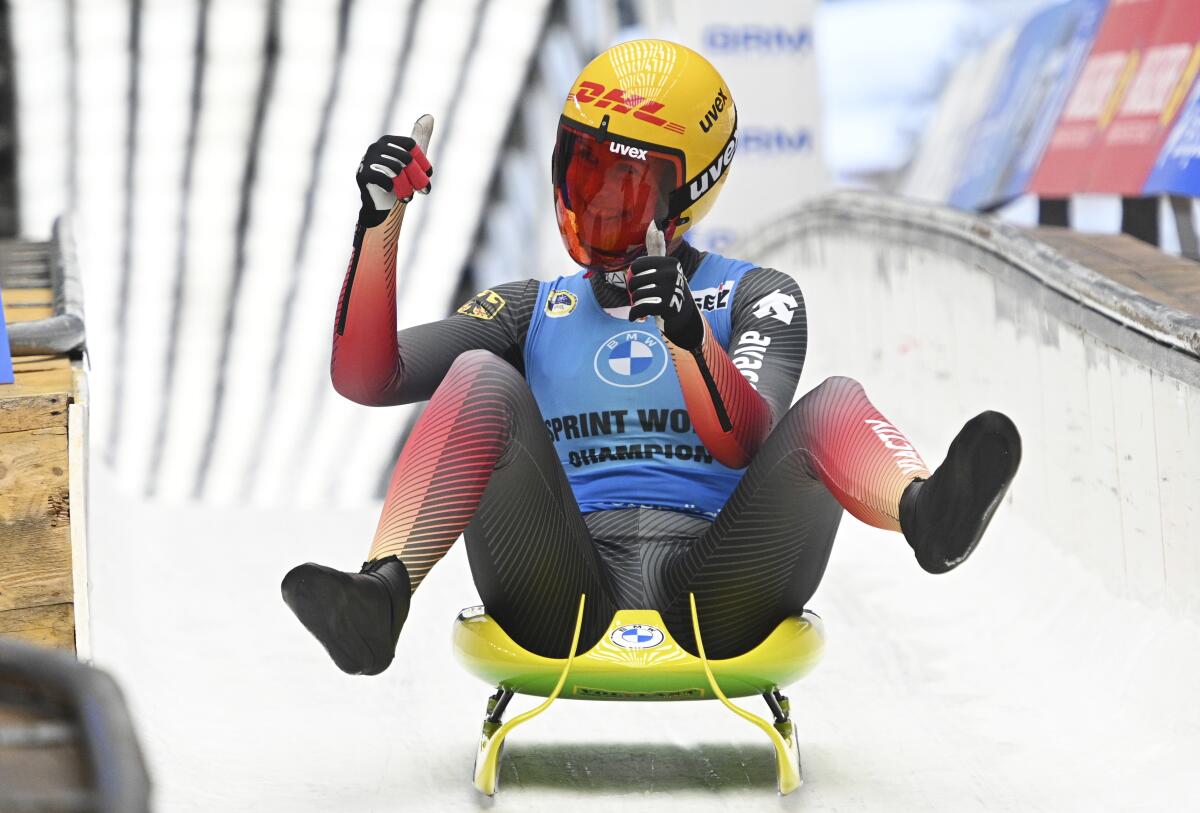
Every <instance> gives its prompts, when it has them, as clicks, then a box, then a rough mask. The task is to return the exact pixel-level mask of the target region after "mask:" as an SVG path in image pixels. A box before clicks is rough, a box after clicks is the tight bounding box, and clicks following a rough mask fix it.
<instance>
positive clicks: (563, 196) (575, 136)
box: [552, 120, 683, 271]
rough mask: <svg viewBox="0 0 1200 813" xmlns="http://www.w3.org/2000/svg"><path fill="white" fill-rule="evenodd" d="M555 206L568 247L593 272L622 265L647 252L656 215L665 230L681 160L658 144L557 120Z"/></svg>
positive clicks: (554, 166) (611, 269) (621, 266)
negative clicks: (637, 140)
mask: <svg viewBox="0 0 1200 813" xmlns="http://www.w3.org/2000/svg"><path fill="white" fill-rule="evenodd" d="M552 175H553V180H554V203H555V212H556V214H557V216H558V225H559V230H560V231H561V232H562V236H563V241H564V242H565V243H566V245H567V251H568V252H569V253H570V255H571V258H572V259H574V260H575V262H577V263H579V264H580V265H582V266H584V267H585V268H589V269H591V270H597V271H598V270H605V271H614V270H617V269H621V268H624V267H626V266H627V265H629V263H631V262H633V260H634V259H635V258H636V257H638V256H640V255H641V254H643V253H645V242H646V226H647V225H648V224H649V223H650V221H651V220H655V221H657V222H658V223H659V225H660V228H663V230H664V231H667V229H668V224H666V223H664V219H665V218H666V217H667V212H668V205H669V202H670V196H671V192H672V191H674V190H675V189H676V187H678V186H679V185H680V183H681V179H682V177H683V160H682V158H681V157H680V156H678V155H676V154H673V153H671V152H667V151H665V150H663V149H662V148H660V147H655V146H654V145H651V144H646V143H643V142H635V141H631V140H628V139H624V138H620V137H617V136H611V135H605V134H598V133H592V132H589V131H588V130H586V129H585V128H583V127H581V126H579V125H577V124H575V123H574V122H569V121H567V120H564V121H563V122H562V123H560V124H559V128H558V140H557V142H556V143H555V147H554V160H553V166H552Z"/></svg>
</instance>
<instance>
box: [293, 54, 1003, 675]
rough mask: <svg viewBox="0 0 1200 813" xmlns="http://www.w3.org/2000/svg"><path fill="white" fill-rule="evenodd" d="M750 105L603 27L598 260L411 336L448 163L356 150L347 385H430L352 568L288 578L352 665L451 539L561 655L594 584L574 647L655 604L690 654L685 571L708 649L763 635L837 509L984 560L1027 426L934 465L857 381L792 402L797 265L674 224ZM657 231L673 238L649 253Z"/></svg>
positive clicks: (679, 62)
mask: <svg viewBox="0 0 1200 813" xmlns="http://www.w3.org/2000/svg"><path fill="white" fill-rule="evenodd" d="M736 124H737V112H736V108H735V106H734V103H733V99H732V96H731V94H730V90H729V88H728V86H727V85H726V84H725V83H724V81H723V80H722V79H721V77H720V75H719V74H718V73H717V71H716V70H715V69H714V68H713V67H712V65H710V64H709V63H708V62H707V61H706V60H705V59H704V58H703V57H701V56H700V55H699V54H696V53H695V52H693V51H691V50H689V49H687V48H684V47H682V46H679V45H676V44H674V43H670V42H664V41H658V40H639V41H634V42H627V43H624V44H621V45H618V46H616V47H614V48H611V49H609V50H608V51H606V52H605V53H603V54H601V55H600V56H599V57H597V58H596V59H595V60H593V61H592V62H591V63H590V64H589V65H588V66H587V67H586V68H585V69H584V70H583V73H582V74H580V76H579V78H578V79H577V80H576V81H575V83H574V84H573V85H572V87H571V92H570V93H569V94H568V96H567V100H566V104H565V106H564V108H563V113H562V117H561V119H560V123H559V128H558V137H557V141H556V144H555V147H554V155H553V162H552V173H553V184H554V190H553V191H554V206H555V211H556V214H557V217H558V224H559V228H560V230H561V232H562V237H563V241H564V243H565V245H566V248H567V253H568V254H569V255H570V257H571V259H572V260H573V261H574V263H575V264H576V265H578V266H580V267H581V268H582V269H584V270H585V271H586V273H573V274H570V275H567V276H562V277H559V278H558V279H555V280H552V281H549V282H538V281H536V280H521V281H516V282H510V283H507V284H504V285H500V286H497V287H496V288H493V289H491V290H487V291H483V292H481V293H479V294H478V295H476V296H475V297H473V298H472V299H471V300H470V301H468V302H467V303H466V304H464V305H463V306H462V307H461V308H459V309H458V311H457V312H456V313H455V314H453V315H451V316H450V317H448V318H445V319H442V320H440V321H436V322H431V323H429V324H424V325H419V326H416V327H410V328H406V329H404V330H401V331H399V332H398V333H397V331H396V299H395V275H396V267H395V263H396V243H397V238H398V235H399V232H400V225H401V221H402V219H403V215H404V210H405V205H406V203H407V202H408V200H409V199H411V197H412V196H413V193H414V192H419V191H428V189H429V187H430V177H431V175H432V168H431V166H430V164H429V162H428V160H427V159H426V157H425V156H424V155H423V154H422V152H421V150H420V148H419V147H417V146H416V145H415V143H414V142H413V140H412V139H409V138H405V137H398V136H385V137H383V138H381V139H380V140H379V141H377V142H376V143H375V144H373V145H371V147H370V148H369V149H368V150H367V153H366V155H365V156H364V159H363V162H362V164H361V166H360V167H359V171H358V174H357V180H358V184H359V187H360V189H361V191H362V204H363V205H362V209H361V211H360V214H359V222H358V228H357V231H356V234H355V243H354V252H353V256H352V259H351V262H350V269H349V271H348V272H347V274H346V280H345V283H344V285H343V289H342V295H341V300H340V302H339V306H338V312H337V318H336V323H335V330H334V337H333V358H332V375H333V383H334V386H335V387H336V388H337V390H338V392H340V393H341V394H342V395H344V396H346V397H347V398H350V399H352V400H354V401H357V402H359V403H362V404H368V405H373V406H386V405H391V404H402V403H408V402H412V401H420V400H423V399H429V405H428V408H427V409H426V410H425V412H424V414H423V415H422V416H421V418H420V420H419V421H418V422H417V423H416V425H415V427H414V428H413V431H412V433H411V435H410V437H409V438H408V441H407V443H406V444H405V445H404V448H403V450H402V452H401V454H400V458H399V460H398V461H397V463H396V468H395V472H394V474H393V475H392V479H391V483H390V486H389V489H388V493H387V498H386V502H385V503H384V507H383V514H382V516H381V518H380V521H379V526H378V530H377V531H376V534H375V540H374V543H373V544H372V546H371V549H370V553H369V554H368V558H367V562H366V563H365V564H364V565H363V567H362V570H361V571H360V572H359V573H346V572H341V571H339V570H335V569H332V568H328V567H325V566H322V565H317V564H312V563H309V564H305V565H301V566H299V567H297V568H295V569H293V570H292V571H291V572H290V573H288V574H287V576H286V577H285V578H284V580H283V595H284V599H285V600H286V601H287V603H288V605H289V606H290V607H291V609H292V610H293V611H294V612H295V614H296V615H297V617H298V618H299V619H300V621H301V622H302V623H303V624H304V626H305V627H307V628H308V630H309V631H310V632H312V634H313V635H314V636H316V638H317V639H318V640H319V641H320V642H321V643H322V644H323V645H324V646H325V648H326V650H327V651H328V652H329V654H330V655H331V656H332V658H333V660H334V662H335V663H336V664H337V665H338V667H340V668H341V669H342V670H343V671H345V672H349V673H352V674H377V673H379V672H381V671H383V670H384V669H385V668H386V667H387V666H388V665H389V664H390V663H391V661H392V659H393V655H394V652H395V647H396V641H397V638H398V636H399V634H400V630H401V627H402V626H403V624H404V620H405V618H406V617H407V614H408V607H409V600H410V596H411V594H412V593H413V591H415V590H416V589H417V587H418V586H419V585H420V584H421V581H422V580H423V579H424V578H425V576H426V575H427V574H428V573H429V570H430V568H432V567H433V565H434V564H436V563H437V562H438V560H440V559H441V557H442V556H443V555H444V554H445V553H446V551H447V550H448V549H449V547H450V546H451V545H452V544H453V543H454V541H455V540H456V539H457V538H458V537H459V535H460V534H462V535H463V536H464V537H465V540H466V546H467V555H468V558H469V560H470V565H471V572H472V575H473V577H474V580H475V585H476V587H477V588H478V591H479V594H480V596H481V597H482V599H483V602H484V605H485V606H486V608H487V611H488V613H489V614H490V615H491V616H492V617H494V618H495V619H496V620H497V621H498V622H499V623H500V624H501V625H502V626H503V628H504V629H505V631H506V632H507V633H508V634H509V635H511V636H512V637H513V639H515V640H516V641H517V642H518V643H519V644H521V645H522V646H523V647H525V648H526V649H527V650H529V651H531V652H534V653H536V654H539V655H544V656H548V657H563V656H564V655H565V654H566V650H567V648H568V646H569V642H570V640H571V633H572V631H573V627H574V623H575V617H576V609H577V606H578V601H579V595H580V593H586V594H587V596H588V600H587V604H586V610H585V614H584V620H583V629H582V633H581V636H580V641H579V651H580V652H582V651H586V650H587V649H589V648H590V647H591V646H592V645H593V644H595V642H596V641H597V640H598V639H599V637H600V636H601V635H602V634H603V633H604V631H605V629H606V628H607V625H608V623H609V621H610V620H611V618H612V615H613V612H614V610H615V609H616V608H618V607H626V608H652V609H656V610H658V611H659V612H660V613H661V614H662V616H663V619H664V620H665V622H666V624H667V626H668V627H669V628H670V631H671V634H672V635H673V636H674V637H675V639H676V640H678V641H679V642H680V644H681V645H683V646H685V647H687V648H689V649H692V650H693V652H694V651H695V650H694V648H695V638H694V636H693V633H692V628H691V623H690V615H689V605H688V594H689V592H693V593H695V596H696V601H697V605H698V608H699V613H700V618H701V621H702V623H703V624H704V628H705V631H704V641H705V648H706V650H707V652H708V654H709V657H713V658H726V657H730V656H733V655H736V654H739V653H741V652H744V651H746V650H748V649H750V648H752V647H753V646H755V645H756V644H757V643H759V641H761V640H762V639H763V638H764V637H765V636H766V635H767V634H768V633H769V632H770V631H771V630H772V629H773V628H774V627H775V625H777V624H778V623H779V622H780V621H781V620H783V619H784V618H785V617H786V616H788V615H791V614H796V613H799V612H800V611H801V610H802V609H803V607H804V605H805V603H806V602H807V601H808V599H809V598H810V597H811V596H812V594H813V592H814V591H815V590H816V588H817V585H818V584H819V582H820V580H821V576H822V574H823V573H824V570H825V565H826V562H827V561H828V559H829V552H830V548H831V546H832V544H833V539H834V535H835V533H836V531H837V527H838V523H839V521H840V519H841V514H842V510H843V509H845V510H846V511H849V512H850V513H851V514H853V515H854V516H855V517H857V518H858V519H860V520H862V521H863V522H866V523H869V524H871V525H874V526H876V527H879V528H886V529H890V530H895V531H900V532H902V533H903V536H904V538H905V539H906V540H907V541H908V544H909V545H910V546H911V547H912V548H913V550H914V551H915V554H916V559H917V561H918V562H919V563H920V565H921V566H922V567H923V568H925V569H926V570H928V571H930V572H933V573H940V572H944V571H947V570H949V569H951V568H953V567H955V566H956V565H958V564H960V563H961V562H962V561H963V560H964V559H966V558H967V556H968V555H970V553H971V551H972V550H973V549H974V547H975V545H976V544H977V543H978V541H979V538H980V536H981V535H982V533H983V531H984V529H985V528H986V527H987V524H988V522H989V521H990V519H991V517H992V514H993V512H994V511H995V509H996V506H997V505H998V504H999V502H1000V499H1001V497H1002V496H1003V495H1004V493H1005V491H1006V489H1007V488H1008V484H1009V482H1010V481H1011V480H1012V477H1013V475H1014V473H1015V472H1016V468H1017V465H1018V462H1019V459H1020V439H1019V436H1018V434H1017V431H1016V428H1015V427H1014V426H1013V424H1012V422H1011V421H1010V420H1009V419H1008V418H1006V417H1005V416H1003V415H1001V414H999V413H996V412H984V413H982V414H980V415H978V416H976V417H975V418H972V419H971V420H970V421H968V422H967V424H966V425H965V426H964V427H963V428H962V430H961V431H960V432H959V433H958V435H957V437H956V438H955V439H954V441H953V442H952V443H951V445H950V449H949V451H948V453H947V455H946V459H945V461H944V462H943V463H942V465H941V466H939V467H938V468H937V470H936V471H934V472H933V473H932V474H930V472H929V471H928V469H927V468H926V466H925V464H924V462H922V459H921V457H920V456H919V455H918V453H917V452H916V450H915V449H914V448H913V446H912V444H911V443H909V442H908V440H907V439H906V438H905V436H904V435H903V434H902V433H901V432H900V431H899V430H898V429H897V428H896V427H895V425H894V424H892V423H891V422H890V421H888V419H887V418H885V417H884V416H883V415H882V414H880V413H879V411H878V410H876V409H875V407H874V406H872V405H871V403H870V401H868V400H867V397H866V395H865V394H864V392H863V389H862V387H861V386H860V385H859V384H858V383H857V382H855V381H853V380H851V379H849V378H831V379H828V380H826V381H825V382H823V383H822V384H820V385H819V386H818V387H816V388H815V389H813V390H812V391H811V392H809V393H808V394H806V395H805V396H804V397H802V398H801V399H800V400H799V401H798V402H797V403H796V404H795V405H793V406H791V407H790V408H789V404H790V403H791V399H792V395H793V393H794V392H795V390H796V385H797V382H798V380H799V377H800V371H801V368H802V367H803V364H804V354H805V347H806V342H807V334H806V320H805V311H804V302H803V298H802V296H801V293H800V290H799V288H798V287H797V285H796V283H795V281H794V280H793V279H792V278H791V277H790V276H788V275H787V274H784V273H781V272H779V271H776V270H772V269H767V268H758V267H755V266H754V264H753V263H749V262H743V261H740V260H734V259H729V258H726V257H722V256H719V255H717V254H713V253H711V252H709V253H702V252H700V251H697V250H696V249H694V248H693V247H691V246H690V245H689V244H688V243H687V242H685V241H684V240H683V237H684V234H685V233H686V232H687V230H688V229H689V228H691V227H692V226H694V225H696V223H697V222H699V220H700V219H701V218H702V217H703V216H704V215H705V214H706V213H707V212H708V210H709V209H710V208H711V207H712V205H713V203H714V201H715V200H716V197H717V195H718V193H719V192H720V190H721V187H722V186H723V184H724V182H725V178H726V177H727V175H728V172H729V165H730V163H731V161H732V159H733V155H734V152H735V149H736V144H737V142H736V136H735V132H736ZM651 223H652V225H651V226H650V227H649V228H648V224H651ZM660 234H661V237H659V236H658V235H660ZM658 240H661V241H662V242H663V243H664V244H665V246H664V247H665V250H666V251H665V256H656V255H657V254H659V252H658V251H655V250H651V251H649V252H648V251H647V243H648V242H649V243H651V244H652V245H651V248H652V249H657V248H658V247H657V246H655V245H653V244H654V243H655V242H656V241H658ZM648 317H653V318H648Z"/></svg>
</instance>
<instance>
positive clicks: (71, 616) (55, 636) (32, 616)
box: [0, 604, 75, 650]
mask: <svg viewBox="0 0 1200 813" xmlns="http://www.w3.org/2000/svg"><path fill="white" fill-rule="evenodd" d="M0 635H6V636H9V637H12V638H19V639H20V640H22V641H26V642H28V643H31V644H39V645H41V646H49V647H54V648H55V649H71V650H73V649H74V648H75V610H74V608H73V607H72V606H71V605H70V604H48V605H45V606H42V607H22V608H20V609H16V610H5V611H4V612H0Z"/></svg>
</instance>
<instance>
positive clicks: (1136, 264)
mask: <svg viewBox="0 0 1200 813" xmlns="http://www.w3.org/2000/svg"><path fill="white" fill-rule="evenodd" d="M1030 231H1031V233H1032V234H1033V236H1034V237H1035V238H1036V239H1038V240H1040V241H1042V242H1043V243H1046V244H1047V245H1049V246H1051V247H1052V248H1054V249H1055V250H1056V251H1057V252H1058V253H1059V254H1062V255H1063V256H1064V257H1067V258H1068V259H1071V260H1074V261H1075V262H1077V263H1079V264H1080V265H1083V266H1085V267H1087V268H1090V269H1091V270H1093V271H1095V272H1096V273H1098V274H1103V275H1104V276H1106V277H1108V278H1109V279H1112V280H1115V281H1117V282H1119V283H1121V284H1122V285H1125V286H1127V287H1129V288H1132V289H1133V290H1134V291H1137V292H1138V293H1139V294H1141V295H1142V296H1145V297H1147V298H1148V299H1151V300H1154V301H1155V302H1160V303H1162V304H1164V305H1169V306H1171V307H1172V308H1175V309H1176V310H1180V311H1183V312H1184V313H1189V314H1191V315H1193V316H1200V263H1194V262H1192V261H1191V260H1186V259H1183V258H1181V257H1173V256H1171V255H1170V254H1164V253H1162V252H1161V251H1159V250H1158V249H1157V248H1156V247H1154V246H1151V245H1149V244H1147V243H1143V242H1141V241H1140V240H1135V239H1134V238H1132V237H1130V236H1129V235H1127V234H1080V233H1078V232H1074V231H1071V230H1070V229H1061V228H1053V227H1045V226H1043V227H1039V228H1036V229H1031V230H1030Z"/></svg>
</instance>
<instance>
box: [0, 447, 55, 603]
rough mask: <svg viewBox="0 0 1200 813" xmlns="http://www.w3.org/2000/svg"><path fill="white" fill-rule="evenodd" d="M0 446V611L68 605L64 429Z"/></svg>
mask: <svg viewBox="0 0 1200 813" xmlns="http://www.w3.org/2000/svg"><path fill="white" fill-rule="evenodd" d="M0 440H2V442H0V610H11V609H15V608H18V607H36V606H42V605H47V604H61V603H63V602H69V601H71V598H72V579H71V537H70V496H69V489H68V472H67V429H66V427H65V426H55V427H48V428H45V429H31V430H27V431H24V432H9V433H6V434H4V435H0Z"/></svg>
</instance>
